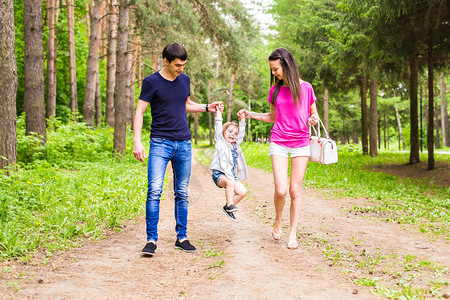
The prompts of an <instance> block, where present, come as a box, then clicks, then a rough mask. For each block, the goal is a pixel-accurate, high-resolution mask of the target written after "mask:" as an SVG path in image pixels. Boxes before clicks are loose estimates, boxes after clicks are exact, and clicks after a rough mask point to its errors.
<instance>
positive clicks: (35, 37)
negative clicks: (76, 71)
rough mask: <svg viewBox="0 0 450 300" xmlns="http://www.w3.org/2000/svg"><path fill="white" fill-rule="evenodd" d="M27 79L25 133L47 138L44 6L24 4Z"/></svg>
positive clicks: (28, 1) (32, 2)
mask: <svg viewBox="0 0 450 300" xmlns="http://www.w3.org/2000/svg"><path fill="white" fill-rule="evenodd" d="M23 10H24V18H23V20H24V31H25V61H24V64H25V77H24V82H25V83H24V101H23V108H24V111H25V114H26V133H27V135H29V134H30V133H31V132H35V133H37V134H39V135H41V136H42V137H43V140H42V142H43V143H44V144H45V141H46V138H47V130H46V121H45V81H44V49H43V46H42V31H43V24H42V2H41V0H37V1H36V0H25V1H24V9H23Z"/></svg>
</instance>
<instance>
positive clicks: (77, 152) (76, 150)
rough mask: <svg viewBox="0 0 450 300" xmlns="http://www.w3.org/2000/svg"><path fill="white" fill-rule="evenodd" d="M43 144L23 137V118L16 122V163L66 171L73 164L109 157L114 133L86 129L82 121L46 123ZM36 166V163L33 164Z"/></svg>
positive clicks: (53, 121) (111, 130)
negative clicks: (58, 167) (42, 161)
mask: <svg viewBox="0 0 450 300" xmlns="http://www.w3.org/2000/svg"><path fill="white" fill-rule="evenodd" d="M48 125H49V130H48V132H47V143H46V144H45V145H44V146H42V145H41V144H40V139H39V138H38V137H37V136H35V135H30V136H26V135H25V116H24V115H22V116H21V117H19V118H18V121H17V156H18V163H19V164H22V165H24V166H25V165H26V164H29V163H32V162H34V161H36V160H45V161H46V162H47V163H49V164H52V165H54V166H60V167H67V168H70V167H71V166H72V164H73V163H74V162H76V161H78V162H83V161H92V162H94V161H99V160H102V159H108V158H112V150H113V141H112V137H113V135H114V132H113V130H114V129H112V128H110V127H88V126H86V124H85V123H83V122H74V121H70V122H69V123H67V124H63V122H62V121H61V119H59V118H56V119H53V120H48ZM35 163H40V162H35Z"/></svg>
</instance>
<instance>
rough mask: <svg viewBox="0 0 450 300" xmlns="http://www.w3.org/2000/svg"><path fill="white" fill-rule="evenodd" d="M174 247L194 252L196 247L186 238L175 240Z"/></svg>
mask: <svg viewBox="0 0 450 300" xmlns="http://www.w3.org/2000/svg"><path fill="white" fill-rule="evenodd" d="M175 249H180V250H183V251H184V252H194V251H195V250H196V249H195V247H194V246H192V245H191V243H189V241H188V240H184V241H182V242H180V240H177V241H176V242H175Z"/></svg>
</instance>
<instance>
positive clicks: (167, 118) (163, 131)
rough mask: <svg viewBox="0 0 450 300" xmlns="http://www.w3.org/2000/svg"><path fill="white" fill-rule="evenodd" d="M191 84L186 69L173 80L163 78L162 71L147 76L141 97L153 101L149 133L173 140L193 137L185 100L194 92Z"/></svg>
mask: <svg viewBox="0 0 450 300" xmlns="http://www.w3.org/2000/svg"><path fill="white" fill-rule="evenodd" d="M190 84H191V79H190V78H189V76H187V75H186V74H184V73H181V74H180V75H179V76H178V77H177V78H175V80H174V81H170V80H167V79H165V78H163V77H162V76H161V74H159V72H155V73H153V74H152V75H150V76H147V77H146V78H145V79H144V82H143V83H142V89H141V95H140V96H139V99H141V100H143V101H146V102H149V103H150V107H151V113H152V128H151V133H150V137H152V138H165V139H168V140H172V141H185V140H190V139H191V132H190V131H189V126H188V123H187V115H186V101H187V98H188V97H189V96H190V95H191V91H190Z"/></svg>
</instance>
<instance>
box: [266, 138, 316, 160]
mask: <svg viewBox="0 0 450 300" xmlns="http://www.w3.org/2000/svg"><path fill="white" fill-rule="evenodd" d="M309 151H310V150H309V145H308V146H304V147H297V148H290V147H286V146H281V145H278V144H275V143H274V142H270V150H269V155H271V156H272V155H279V156H284V157H289V153H290V154H291V157H297V156H309Z"/></svg>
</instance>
